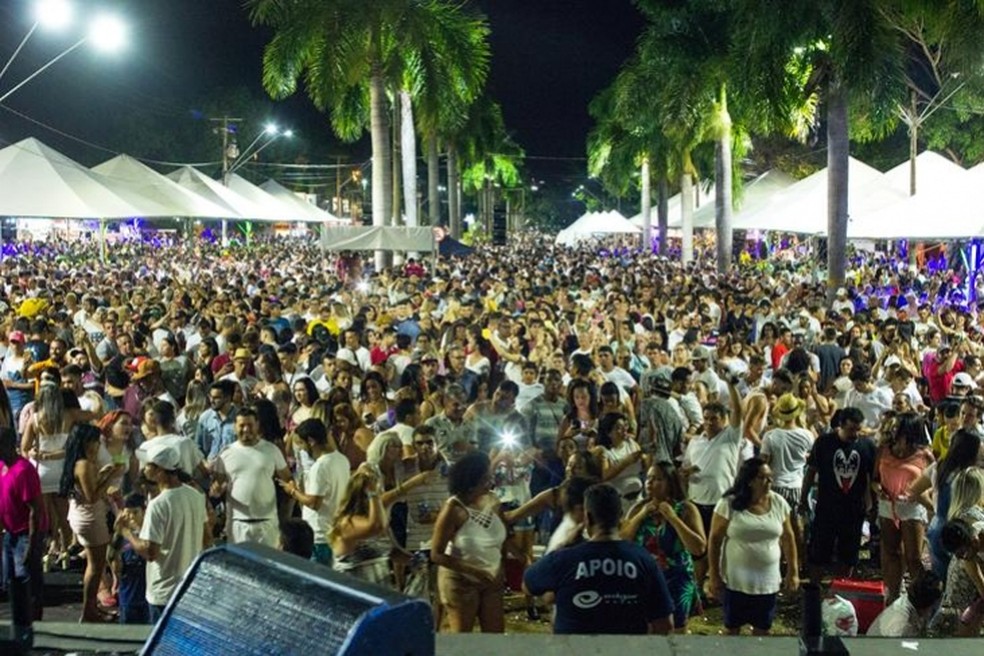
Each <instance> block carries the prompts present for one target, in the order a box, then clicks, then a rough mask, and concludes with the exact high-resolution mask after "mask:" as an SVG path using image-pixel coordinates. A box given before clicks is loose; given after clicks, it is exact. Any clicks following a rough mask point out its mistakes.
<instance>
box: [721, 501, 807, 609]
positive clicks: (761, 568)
mask: <svg viewBox="0 0 984 656" xmlns="http://www.w3.org/2000/svg"><path fill="white" fill-rule="evenodd" d="M769 496H770V497H771V501H770V507H769V511H768V512H767V513H765V514H764V515H756V514H755V513H751V512H748V511H747V510H744V511H735V510H732V508H731V501H732V499H731V498H726V499H721V500H720V501H719V502H718V504H717V506H715V508H714V512H715V513H716V514H718V515H720V516H721V517H724V518H725V519H727V520H728V533H727V536H726V537H725V540H724V549H723V551H722V554H721V570H720V571H721V578H722V579H724V583H725V585H726V586H727V587H728V589H729V590H735V591H736V592H743V593H745V594H748V595H764V594H775V593H776V592H779V587H780V585H781V584H782V574H781V573H780V571H779V561H780V560H781V556H782V551H781V549H780V548H779V538H780V537H781V536H782V529H783V524H784V523H785V521H786V518H787V517H789V504H788V503H786V500H785V499H783V498H782V497H781V496H779V495H778V494H776V493H775V492H769Z"/></svg>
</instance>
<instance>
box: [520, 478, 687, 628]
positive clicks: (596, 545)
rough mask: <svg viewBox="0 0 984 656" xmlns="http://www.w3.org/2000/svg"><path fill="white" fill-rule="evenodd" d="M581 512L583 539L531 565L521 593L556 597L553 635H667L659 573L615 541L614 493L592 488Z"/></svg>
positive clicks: (668, 607)
mask: <svg viewBox="0 0 984 656" xmlns="http://www.w3.org/2000/svg"><path fill="white" fill-rule="evenodd" d="M584 509H585V515H586V522H587V531H588V536H589V539H588V541H587V542H582V543H580V544H578V545H576V546H573V547H568V548H565V549H559V550H557V551H554V552H552V553H549V554H547V555H546V556H544V557H543V558H541V559H540V560H539V561H537V562H536V563H534V564H533V565H532V566H531V567H529V568H528V569H527V570H526V574H525V576H524V577H523V592H525V593H527V594H532V595H541V594H543V593H545V592H553V593H555V595H556V599H557V605H556V609H557V610H556V616H555V618H554V633H580V634H599V633H614V634H633V633H634V634H641V633H659V634H664V635H665V634H667V633H669V632H670V630H671V629H672V628H673V621H672V619H671V617H672V614H673V600H672V599H671V598H670V593H669V591H668V590H667V588H666V581H665V580H664V578H663V573H662V572H661V571H660V569H659V566H658V565H657V564H656V561H655V560H654V559H653V557H652V556H651V555H650V554H649V553H648V552H647V551H646V550H645V549H643V548H642V547H640V546H638V545H636V544H633V543H631V542H628V541H626V540H621V539H619V537H618V522H619V519H620V518H621V515H622V502H621V497H620V496H619V494H618V491H616V490H615V488H613V487H612V486H611V485H607V484H600V485H593V486H592V487H590V488H588V490H587V492H586V493H585V495H584Z"/></svg>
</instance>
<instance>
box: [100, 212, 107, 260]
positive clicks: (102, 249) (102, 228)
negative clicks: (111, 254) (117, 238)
mask: <svg viewBox="0 0 984 656" xmlns="http://www.w3.org/2000/svg"><path fill="white" fill-rule="evenodd" d="M99 260H100V261H101V262H102V263H103V264H106V219H99Z"/></svg>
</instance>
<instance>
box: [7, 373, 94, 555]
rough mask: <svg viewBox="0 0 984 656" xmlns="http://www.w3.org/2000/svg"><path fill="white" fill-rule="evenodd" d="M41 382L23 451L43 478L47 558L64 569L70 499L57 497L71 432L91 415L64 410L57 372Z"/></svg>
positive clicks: (22, 444) (24, 438)
mask: <svg viewBox="0 0 984 656" xmlns="http://www.w3.org/2000/svg"><path fill="white" fill-rule="evenodd" d="M39 378H40V383H39V386H38V394H37V397H36V398H35V400H34V413H33V415H32V416H31V418H30V419H29V421H28V422H27V426H26V427H25V430H24V432H23V438H22V440H21V451H23V453H24V455H25V456H26V457H27V458H29V459H30V460H31V461H32V462H33V463H34V466H35V467H36V468H37V470H38V476H39V477H40V478H41V494H42V500H43V502H44V505H45V511H46V512H47V513H48V517H49V518H50V521H51V531H52V533H51V536H52V540H51V543H50V544H49V548H48V557H49V558H55V559H57V560H59V561H60V562H61V564H62V566H63V567H64V566H65V565H66V564H67V560H68V547H69V544H71V542H72V533H71V530H70V529H69V526H68V499H66V498H65V497H62V496H59V494H58V490H59V486H60V484H61V478H62V472H63V470H64V467H65V443H66V442H67V441H68V431H69V429H70V428H71V427H72V426H73V425H74V424H76V423H78V422H80V421H84V420H86V419H88V418H89V416H90V415H89V413H84V412H82V411H81V410H79V409H77V408H66V407H65V397H64V396H63V393H62V390H61V388H60V386H59V381H58V376H57V373H56V372H54V371H49V370H45V371H42V372H41V375H40V377H39Z"/></svg>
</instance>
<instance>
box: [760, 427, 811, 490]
mask: <svg viewBox="0 0 984 656" xmlns="http://www.w3.org/2000/svg"><path fill="white" fill-rule="evenodd" d="M812 447H813V433H811V432H810V431H808V430H806V429H805V428H773V429H772V430H770V431H768V432H767V433H766V434H765V435H764V436H763V437H762V456H763V457H765V456H770V458H769V466H770V467H771V468H772V476H773V479H774V480H773V485H775V486H776V487H787V488H796V489H799V488H801V487H802V486H803V471H804V470H805V469H806V456H808V455H809V454H810V449H811V448H812Z"/></svg>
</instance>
